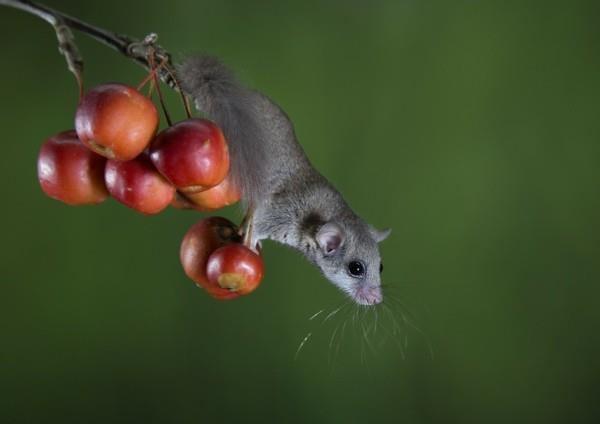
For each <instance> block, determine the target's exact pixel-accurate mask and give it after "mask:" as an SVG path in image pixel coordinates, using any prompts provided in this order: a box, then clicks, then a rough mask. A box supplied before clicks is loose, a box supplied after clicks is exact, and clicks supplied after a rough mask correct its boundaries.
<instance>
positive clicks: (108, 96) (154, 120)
mask: <svg viewBox="0 0 600 424" xmlns="http://www.w3.org/2000/svg"><path fill="white" fill-rule="evenodd" d="M157 127H158V111H157V110H156V107H155V106H154V103H152V101H151V100H149V99H148V98H146V97H144V96H143V95H142V94H141V93H140V92H139V91H137V90H136V89H134V88H132V87H128V86H126V85H123V84H103V85H99V86H97V87H94V88H93V89H91V90H90V91H88V92H87V93H86V95H85V96H83V98H82V99H81V102H80V103H79V107H78V108H77V112H76V114H75V129H76V131H77V135H78V136H79V138H80V139H81V141H82V142H83V143H84V144H85V145H86V146H88V147H89V148H90V149H92V150H93V151H95V152H96V153H98V154H100V155H102V156H105V157H107V158H109V159H117V160H130V159H133V158H134V157H136V156H137V155H139V154H140V153H141V152H142V151H143V150H144V149H145V148H146V146H148V144H149V143H150V141H151V140H152V137H154V134H155V133H156V128H157Z"/></svg>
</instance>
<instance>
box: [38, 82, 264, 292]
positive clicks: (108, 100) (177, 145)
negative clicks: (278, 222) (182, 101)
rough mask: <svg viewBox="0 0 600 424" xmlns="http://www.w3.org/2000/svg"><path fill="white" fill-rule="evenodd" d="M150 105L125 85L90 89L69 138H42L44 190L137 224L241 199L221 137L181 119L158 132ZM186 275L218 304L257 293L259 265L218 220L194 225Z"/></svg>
mask: <svg viewBox="0 0 600 424" xmlns="http://www.w3.org/2000/svg"><path fill="white" fill-rule="evenodd" d="M158 126H159V114H158V111H157V109H156V107H155V106H154V103H153V102H152V100H151V99H150V98H148V97H146V96H144V95H143V94H141V93H140V92H139V91H138V90H136V89H135V88H132V87H129V86H127V85H123V84H115V83H113V84H103V85H99V86H97V87H95V88H93V89H91V90H89V91H88V92H87V93H86V94H85V95H84V96H83V97H82V98H81V100H80V103H79V106H78V108H77V111H76V113H75V129H74V130H68V131H64V132H61V133H58V134H56V135H54V136H52V137H50V138H48V139H47V140H46V141H45V142H44V144H43V145H42V147H41V149H40V153H39V156H38V162H37V169H38V179H39V182H40V185H41V188H42V190H43V191H44V192H45V193H46V194H47V195H48V196H50V197H52V198H54V199H57V200H59V201H62V202H64V203H67V204H69V205H88V204H98V203H101V202H103V201H104V200H105V199H106V198H108V197H113V198H114V199H116V200H117V201H118V202H120V203H122V204H124V205H125V206H127V207H129V208H132V209H134V210H136V211H138V212H141V213H142V214H145V215H152V214H157V213H159V212H161V211H163V210H164V209H165V208H167V207H168V206H169V205H171V206H172V207H176V208H185V209H196V210H199V211H214V210H217V209H220V208H222V207H224V206H227V205H230V204H233V203H236V202H237V201H238V200H239V199H240V196H241V193H240V191H239V189H238V188H237V187H236V186H235V184H234V183H233V181H232V180H231V178H229V176H228V174H229V152H228V148H227V142H226V140H225V137H224V135H223V133H222V132H221V129H220V128H219V127H218V126H217V125H216V124H215V123H213V122H211V121H209V120H206V119H199V118H188V119H186V120H183V121H180V122H177V123H175V124H173V125H171V126H169V127H168V128H166V129H164V130H162V131H160V132H158V134H157V130H158ZM180 258H181V263H182V265H183V268H184V271H185V273H186V275H187V276H188V277H189V278H191V279H192V280H193V281H194V282H195V283H196V284H197V285H198V286H200V287H203V288H204V289H205V290H206V292H207V293H209V294H210V295H211V296H213V297H215V298H218V299H234V298H236V297H239V296H241V295H244V294H248V293H250V292H252V291H253V290H254V289H256V287H258V285H259V283H260V281H261V279H262V276H263V272H264V267H263V262H262V258H261V256H260V255H259V254H258V253H256V252H255V251H253V250H252V249H250V248H248V247H246V246H245V245H244V244H243V243H242V238H241V235H240V233H239V230H238V228H237V227H236V226H235V224H233V223H232V222H230V221H228V220H226V219H225V218H220V217H209V218H205V219H203V220H201V221H200V222H198V223H197V224H195V225H194V226H193V227H192V228H191V229H190V230H189V231H188V233H187V234H186V235H185V237H184V239H183V242H182V244H181V251H180Z"/></svg>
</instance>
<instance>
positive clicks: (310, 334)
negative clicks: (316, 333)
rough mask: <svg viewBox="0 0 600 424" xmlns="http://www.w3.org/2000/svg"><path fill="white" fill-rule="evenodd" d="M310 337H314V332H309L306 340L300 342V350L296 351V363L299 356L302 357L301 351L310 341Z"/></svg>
mask: <svg viewBox="0 0 600 424" xmlns="http://www.w3.org/2000/svg"><path fill="white" fill-rule="evenodd" d="M310 336H312V332H309V333H308V334H307V335H306V337H304V339H302V341H301V342H300V345H299V346H298V349H297V350H296V354H295V355H294V361H295V360H297V359H298V355H300V351H301V350H302V348H303V347H304V345H305V344H306V342H307V341H308V339H309V338H310Z"/></svg>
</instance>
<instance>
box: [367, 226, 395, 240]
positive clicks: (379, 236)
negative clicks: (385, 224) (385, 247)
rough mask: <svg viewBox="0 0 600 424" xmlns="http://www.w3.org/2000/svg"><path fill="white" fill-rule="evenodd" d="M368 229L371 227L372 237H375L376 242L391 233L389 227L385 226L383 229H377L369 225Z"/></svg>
mask: <svg viewBox="0 0 600 424" xmlns="http://www.w3.org/2000/svg"><path fill="white" fill-rule="evenodd" d="M370 229H371V235H372V236H373V238H374V239H375V241H376V242H377V243H381V242H382V241H384V240H385V239H386V238H388V236H389V235H390V234H391V233H392V229H391V228H385V229H383V230H378V229H377V228H374V227H370Z"/></svg>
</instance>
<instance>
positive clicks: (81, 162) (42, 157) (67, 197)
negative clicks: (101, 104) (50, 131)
mask: <svg viewBox="0 0 600 424" xmlns="http://www.w3.org/2000/svg"><path fill="white" fill-rule="evenodd" d="M105 164H106V159H105V158H104V157H102V156H100V155H97V154H96V153H94V152H92V151H91V150H90V149H88V148H87V147H85V146H84V145H83V144H82V143H81V141H79V139H78V138H77V134H76V133H75V131H73V130H70V131H65V132H61V133H59V134H56V135H54V136H52V137H50V138H49V139H47V140H46V141H45V142H44V144H43V145H42V147H41V149H40V153H39V156H38V162H37V171H38V179H39V181H40V185H41V187H42V190H43V191H44V193H46V194H47V195H48V196H50V197H52V198H53V199H56V200H60V201H61V202H64V203H67V204H69V205H88V204H97V203H100V202H102V201H104V199H106V197H108V191H107V190H106V187H105V186H104V166H105Z"/></svg>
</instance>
